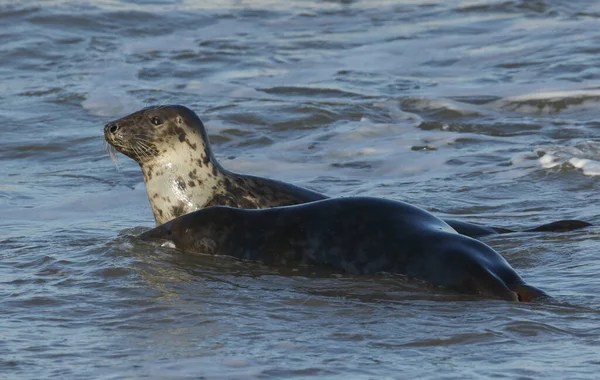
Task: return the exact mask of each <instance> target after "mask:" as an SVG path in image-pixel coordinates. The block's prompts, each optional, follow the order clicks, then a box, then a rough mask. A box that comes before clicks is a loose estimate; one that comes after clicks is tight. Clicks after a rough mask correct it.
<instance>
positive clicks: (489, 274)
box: [140, 197, 547, 302]
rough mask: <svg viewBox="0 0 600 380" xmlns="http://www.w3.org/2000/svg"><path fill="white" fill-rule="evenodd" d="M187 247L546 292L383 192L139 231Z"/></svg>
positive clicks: (504, 294)
mask: <svg viewBox="0 0 600 380" xmlns="http://www.w3.org/2000/svg"><path fill="white" fill-rule="evenodd" d="M140 237H141V238H142V239H145V240H161V241H164V240H166V241H169V242H172V244H173V245H174V246H175V248H176V249H178V250H181V251H183V252H186V253H194V254H208V255H228V256H233V257H236V258H238V259H243V260H251V261H255V262H261V263H264V264H267V265H274V266H298V265H309V266H324V267H328V268H331V269H334V270H339V271H342V272H345V273H349V274H376V273H381V272H387V273H396V274H402V275H406V276H407V277H409V278H412V279H416V280H421V281H426V282H427V283H429V284H432V285H435V286H442V287H446V288H449V289H453V290H455V291H458V292H463V293H478V294H483V295H487V296H492V297H498V298H502V299H506V300H511V301H521V302H529V301H533V300H535V299H538V298H540V297H547V294H546V293H544V292H543V291H542V290H540V289H537V288H535V287H533V286H530V285H527V284H526V283H525V282H524V281H523V279H522V278H521V277H520V276H519V275H518V274H517V272H516V271H515V270H514V269H513V268H512V267H511V266H510V265H509V264H508V262H507V261H506V260H505V259H504V258H503V257H502V256H500V254H498V253H497V252H496V251H494V250H493V249H492V248H490V247H489V246H487V245H486V244H484V243H483V242H481V241H479V240H475V239H472V238H469V237H467V236H464V235H461V234H459V233H457V232H456V231H455V230H454V229H453V228H452V227H450V226H449V225H448V224H447V223H445V222H444V221H442V220H441V219H439V218H437V217H435V216H434V215H432V214H430V213H429V212H427V211H425V210H422V209H420V208H417V207H415V206H411V205H409V204H407V203H404V202H399V201H392V200H385V199H378V198H362V197H361V198H352V197H348V198H330V199H326V200H322V201H317V202H312V203H306V204H302V205H296V206H289V207H275V208H270V209H262V210H248V209H239V208H232V207H223V206H217V207H209V208H206V209H203V210H199V211H196V212H193V213H190V214H187V215H184V216H181V217H179V218H177V219H175V220H172V221H170V222H167V223H165V224H163V225H161V226H158V227H155V228H154V229H152V230H150V231H147V232H145V233H143V234H141V235H140Z"/></svg>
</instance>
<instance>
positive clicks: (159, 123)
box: [150, 116, 163, 125]
mask: <svg viewBox="0 0 600 380" xmlns="http://www.w3.org/2000/svg"><path fill="white" fill-rule="evenodd" d="M150 122H151V123H152V124H154V125H161V124H162V123H163V122H162V120H160V117H158V116H154V117H153V118H152V119H150Z"/></svg>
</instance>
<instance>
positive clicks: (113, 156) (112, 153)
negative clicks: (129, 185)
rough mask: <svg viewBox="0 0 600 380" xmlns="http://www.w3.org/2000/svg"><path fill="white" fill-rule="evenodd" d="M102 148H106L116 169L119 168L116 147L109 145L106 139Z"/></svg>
mask: <svg viewBox="0 0 600 380" xmlns="http://www.w3.org/2000/svg"><path fill="white" fill-rule="evenodd" d="M104 148H106V151H107V152H108V155H109V156H110V159H111V160H112V161H113V162H114V164H115V166H116V167H117V170H119V169H120V168H119V158H118V156H117V149H116V148H115V147H114V146H112V145H110V144H109V143H108V142H107V141H105V142H104Z"/></svg>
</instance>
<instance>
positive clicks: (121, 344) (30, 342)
mask: <svg viewBox="0 0 600 380" xmlns="http://www.w3.org/2000/svg"><path fill="white" fill-rule="evenodd" d="M155 104H183V105H186V106H188V107H190V108H191V109H193V110H195V111H196V112H197V113H198V115H199V116H200V117H201V118H202V119H203V120H204V122H205V124H206V126H207V129H208V132H209V135H210V139H211V141H212V143H213V146H214V151H215V153H216V155H217V157H218V158H219V160H220V161H221V163H222V164H223V166H225V167H226V168H228V169H230V170H233V171H237V172H241V173H248V174H254V175H260V176H267V177H271V178H275V179H279V180H283V181H288V182H291V183H295V184H297V185H301V186H305V187H308V188H311V189H314V190H317V191H321V192H324V193H327V194H329V195H331V196H353V195H369V196H376V197H385V198H391V199H398V200H403V201H407V202H410V203H412V204H415V205H418V206H421V207H423V208H425V209H427V210H429V211H431V212H433V213H434V214H436V215H438V216H442V217H451V218H455V219H460V220H464V221H469V222H474V223H480V224H484V225H493V226H500V227H508V228H514V229H518V230H523V229H526V228H528V227H533V226H536V225H539V224H541V223H546V222H551V221H554V220H559V219H580V220H585V221H588V222H591V223H593V224H595V225H596V227H591V228H587V229H584V230H579V231H573V232H568V233H514V234H508V235H501V236H493V237H486V238H484V239H483V240H484V241H485V242H486V243H487V244H489V245H490V246H492V247H493V248H494V249H496V250H497V251H498V252H499V253H501V254H502V255H503V256H504V257H505V258H506V259H507V260H508V261H509V262H510V263H511V265H512V266H513V267H514V268H515V269H516V270H517V271H518V272H519V273H520V274H521V275H522V276H523V277H524V278H525V279H526V281H527V282H528V283H530V284H532V285H535V286H538V287H540V288H542V289H544V290H545V291H547V292H548V293H550V294H551V295H552V296H553V297H554V300H553V301H551V302H543V303H537V304H518V303H510V302H505V301H501V300H496V299H486V298H483V297H479V296H474V295H458V294H454V293H452V292H449V291H445V290H443V289H432V288H430V287H428V286H426V285H424V284H420V283H415V282H412V281H407V280H406V279H405V278H402V277H401V276H389V275H388V276H385V275H382V276H366V277H357V276H346V275H335V274H331V273H327V272H324V271H321V270H318V269H312V268H297V269H286V270H283V269H280V268H272V267H266V266H262V265H259V264H253V263H248V262H239V261H235V260H233V259H229V258H227V257H203V256H191V255H186V254H183V253H180V252H177V251H175V250H170V249H168V248H161V247H156V246H152V245H149V244H147V243H143V242H140V241H139V239H137V238H136V237H135V236H136V235H137V234H139V233H141V232H143V231H145V230H147V229H149V228H151V227H153V226H154V220H153V217H152V213H151V210H150V206H149V203H148V200H147V196H146V192H145V187H144V183H143V178H142V174H141V171H140V169H139V167H138V166H137V164H136V163H135V162H133V161H132V160H130V159H129V158H127V157H125V156H122V155H119V160H118V164H117V165H116V164H115V163H114V162H113V161H112V160H111V158H110V157H109V155H108V153H107V150H106V146H105V143H104V139H103V135H102V133H103V131H102V128H103V126H104V125H105V124H106V123H107V122H108V121H110V120H113V119H115V118H118V117H122V116H124V115H126V114H128V113H130V112H133V111H136V110H138V109H140V108H143V107H145V106H148V105H155ZM599 132H600V3H599V2H597V1H591V0H589V1H567V0H511V1H502V0H494V1H478V0H462V1H460V0H449V1H446V0H444V1H442V0H433V1H416V0H413V1H385V0H368V1H367V0H363V1H352V0H339V1H316V0H294V1H271V0H253V1H244V0H237V1H217V0H209V1H207V0H202V1H200V0H197V1H196V0H164V1H163V0H127V1H125V0H124V1H117V0H95V1H91V0H89V1H75V0H44V1H41V0H27V1H12V0H0V378H2V379H252V378H261V379H268V378H277V379H279V378H302V379H304V378H318V379H415V378H419V379H465V378H469V379H470V378H475V379H476V378H481V379H488V378H507V379H516V378H519V379H540V378H544V379H564V378H569V379H587V378H589V379H591V378H598V377H600V280H599V273H600V216H599V210H600V206H599V205H598V201H599V200H600V197H599V195H598V189H599V188H600V140H599V139H598V135H599Z"/></svg>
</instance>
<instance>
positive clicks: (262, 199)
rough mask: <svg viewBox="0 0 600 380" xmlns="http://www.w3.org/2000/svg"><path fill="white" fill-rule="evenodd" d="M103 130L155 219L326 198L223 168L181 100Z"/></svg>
mask: <svg viewBox="0 0 600 380" xmlns="http://www.w3.org/2000/svg"><path fill="white" fill-rule="evenodd" d="M104 136H105V139H106V141H107V142H108V143H109V144H111V145H112V146H113V147H115V149H117V150H118V151H119V152H121V153H123V154H125V155H127V156H129V157H130V158H132V159H134V160H135V161H136V162H137V163H138V164H139V165H140V166H141V168H142V172H143V174H144V181H145V183H146V190H147V192H148V198H149V200H150V205H151V206H152V212H153V213H154V219H155V220H156V224H157V225H159V224H162V223H165V222H168V221H169V220H172V219H174V218H177V217H179V216H182V215H185V214H187V213H190V212H192V211H196V210H199V209H202V208H205V207H210V206H231V207H238V208H247V209H259V208H269V207H279V206H287V205H296V204H302V203H307V202H313V201H317V200H322V199H326V198H328V197H327V196H326V195H324V194H320V193H317V192H314V191H311V190H308V189H304V188H301V187H298V186H294V185H292V184H288V183H284V182H279V181H275V180H272V179H267V178H260V177H254V176H249V175H243V174H237V173H232V172H230V171H228V170H226V169H224V168H223V167H222V166H221V165H219V163H218V162H217V160H216V158H215V157H214V155H213V153H212V150H211V147H210V144H209V140H208V136H207V134H206V130H205V128H204V124H202V121H201V120H200V118H198V116H197V115H196V114H195V113H194V112H193V111H192V110H190V109H189V108H187V107H184V106H180V105H171V106H157V107H149V108H145V109H143V110H141V111H138V112H135V113H133V114H131V115H128V116H125V117H123V118H121V119H119V120H116V121H113V122H110V123H108V124H107V125H106V126H105V127H104ZM446 222H447V223H448V224H450V225H451V226H452V227H453V228H455V229H456V230H457V231H458V232H459V233H461V234H464V235H467V236H471V237H478V236H483V235H489V234H496V233H505V232H512V231H511V230H507V229H502V228H495V227H486V226H479V225H475V224H471V223H466V222H462V221H457V220H446ZM565 222H566V223H565ZM588 225H589V224H588V223H584V222H578V221H564V222H555V223H553V224H550V225H548V226H551V227H550V228H548V229H545V230H544V231H552V230H554V231H555V230H559V231H564V230H572V229H576V228H581V227H585V226H588ZM543 227H544V226H542V227H538V228H543Z"/></svg>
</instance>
